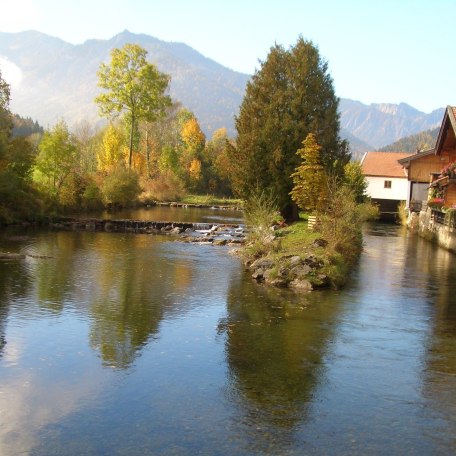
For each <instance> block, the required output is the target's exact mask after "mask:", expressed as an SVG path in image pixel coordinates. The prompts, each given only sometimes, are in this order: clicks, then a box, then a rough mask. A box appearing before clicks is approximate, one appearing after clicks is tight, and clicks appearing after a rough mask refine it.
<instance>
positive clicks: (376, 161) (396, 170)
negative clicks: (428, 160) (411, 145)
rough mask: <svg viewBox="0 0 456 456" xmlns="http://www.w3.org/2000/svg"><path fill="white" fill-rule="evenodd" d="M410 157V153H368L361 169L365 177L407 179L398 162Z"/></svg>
mask: <svg viewBox="0 0 456 456" xmlns="http://www.w3.org/2000/svg"><path fill="white" fill-rule="evenodd" d="M409 156H410V152H366V154H365V155H364V157H363V160H362V162H361V167H362V169H363V173H364V175H365V176H381V177H403V178H407V175H406V173H405V170H404V169H403V168H402V165H400V164H399V163H398V160H400V159H402V158H405V157H409Z"/></svg>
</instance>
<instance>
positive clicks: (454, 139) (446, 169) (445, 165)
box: [431, 106, 456, 208]
mask: <svg viewBox="0 0 456 456" xmlns="http://www.w3.org/2000/svg"><path fill="white" fill-rule="evenodd" d="M435 155H436V157H438V158H439V159H440V162H441V164H442V166H441V169H440V171H439V173H438V174H437V173H436V174H435V175H434V176H433V179H432V182H431V187H432V189H433V193H434V195H433V196H434V197H436V198H440V199H442V205H443V206H444V207H446V208H456V107H454V106H447V108H446V111H445V115H444V116H443V120H442V125H441V126H440V130H439V135H438V136H437V141H436V144H435Z"/></svg>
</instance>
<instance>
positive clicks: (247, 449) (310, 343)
mask: <svg viewBox="0 0 456 456" xmlns="http://www.w3.org/2000/svg"><path fill="white" fill-rule="evenodd" d="M0 250H1V251H10V252H22V253H26V254H30V255H41V256H48V257H50V258H36V257H31V256H28V257H26V259H25V260H14V261H13V260H8V261H5V260H2V261H0V338H1V340H2V341H3V342H0V454H1V455H2V456H9V455H16V454H26V455H43V456H44V455H46V456H49V455H59V456H61V455H167V456H168V455H274V456H278V455H306V454H309V455H326V454H327V455H354V454H359V455H367V454H369V455H370V454H373V455H374V454H375V455H392V454H413V455H415V454H416V455H439V454H441V455H447V454H448V455H450V454H454V453H455V452H456V394H455V391H456V298H455V296H456V262H455V256H454V255H452V254H450V253H448V252H446V251H444V250H441V249H439V248H437V247H436V246H434V245H432V244H430V243H427V242H426V241H424V240H421V239H419V238H417V237H414V236H412V235H410V234H409V233H407V232H404V231H403V230H402V229H401V228H398V227H396V226H385V225H377V226H373V227H370V228H368V229H367V230H366V233H365V249H364V253H363V254H362V256H361V259H360V262H359V265H358V266H357V267H356V268H355V270H354V271H353V274H352V277H351V280H350V282H349V284H348V285H347V287H346V288H345V289H344V290H342V291H337V292H335V291H325V292H313V293H309V294H301V295H300V294H295V293H293V292H291V291H286V290H282V291H278V290H271V289H267V288H265V287H263V286H261V285H257V284H255V283H254V282H253V281H252V280H251V279H250V278H249V277H248V274H247V273H246V272H245V271H244V270H243V268H242V265H241V263H240V261H239V259H238V258H236V257H235V256H233V255H230V254H228V250H229V249H228V248H227V247H215V246H210V245H194V244H184V243H180V242H173V241H171V240H170V238H168V237H164V236H157V235H155V236H153V235H134V234H118V233H89V232H49V231H48V232H44V231H26V232H20V233H18V232H12V231H6V232H2V233H0Z"/></svg>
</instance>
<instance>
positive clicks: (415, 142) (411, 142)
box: [379, 127, 439, 153]
mask: <svg viewBox="0 0 456 456" xmlns="http://www.w3.org/2000/svg"><path fill="white" fill-rule="evenodd" d="M438 134H439V127H437V128H433V129H431V130H425V131H420V132H419V133H416V134H414V135H410V136H406V137H405V138H401V139H399V140H398V141H395V142H394V143H392V144H389V145H387V146H385V147H382V148H381V149H379V151H380V152H389V151H396V150H400V151H403V152H411V153H413V152H416V151H417V150H427V149H432V148H433V147H434V146H435V142H436V140H437V136H438Z"/></svg>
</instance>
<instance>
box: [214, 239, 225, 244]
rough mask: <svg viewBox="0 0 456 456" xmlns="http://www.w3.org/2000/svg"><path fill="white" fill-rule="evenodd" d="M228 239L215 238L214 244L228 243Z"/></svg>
mask: <svg viewBox="0 0 456 456" xmlns="http://www.w3.org/2000/svg"><path fill="white" fill-rule="evenodd" d="M226 242H227V241H226V239H214V242H213V245H226Z"/></svg>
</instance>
